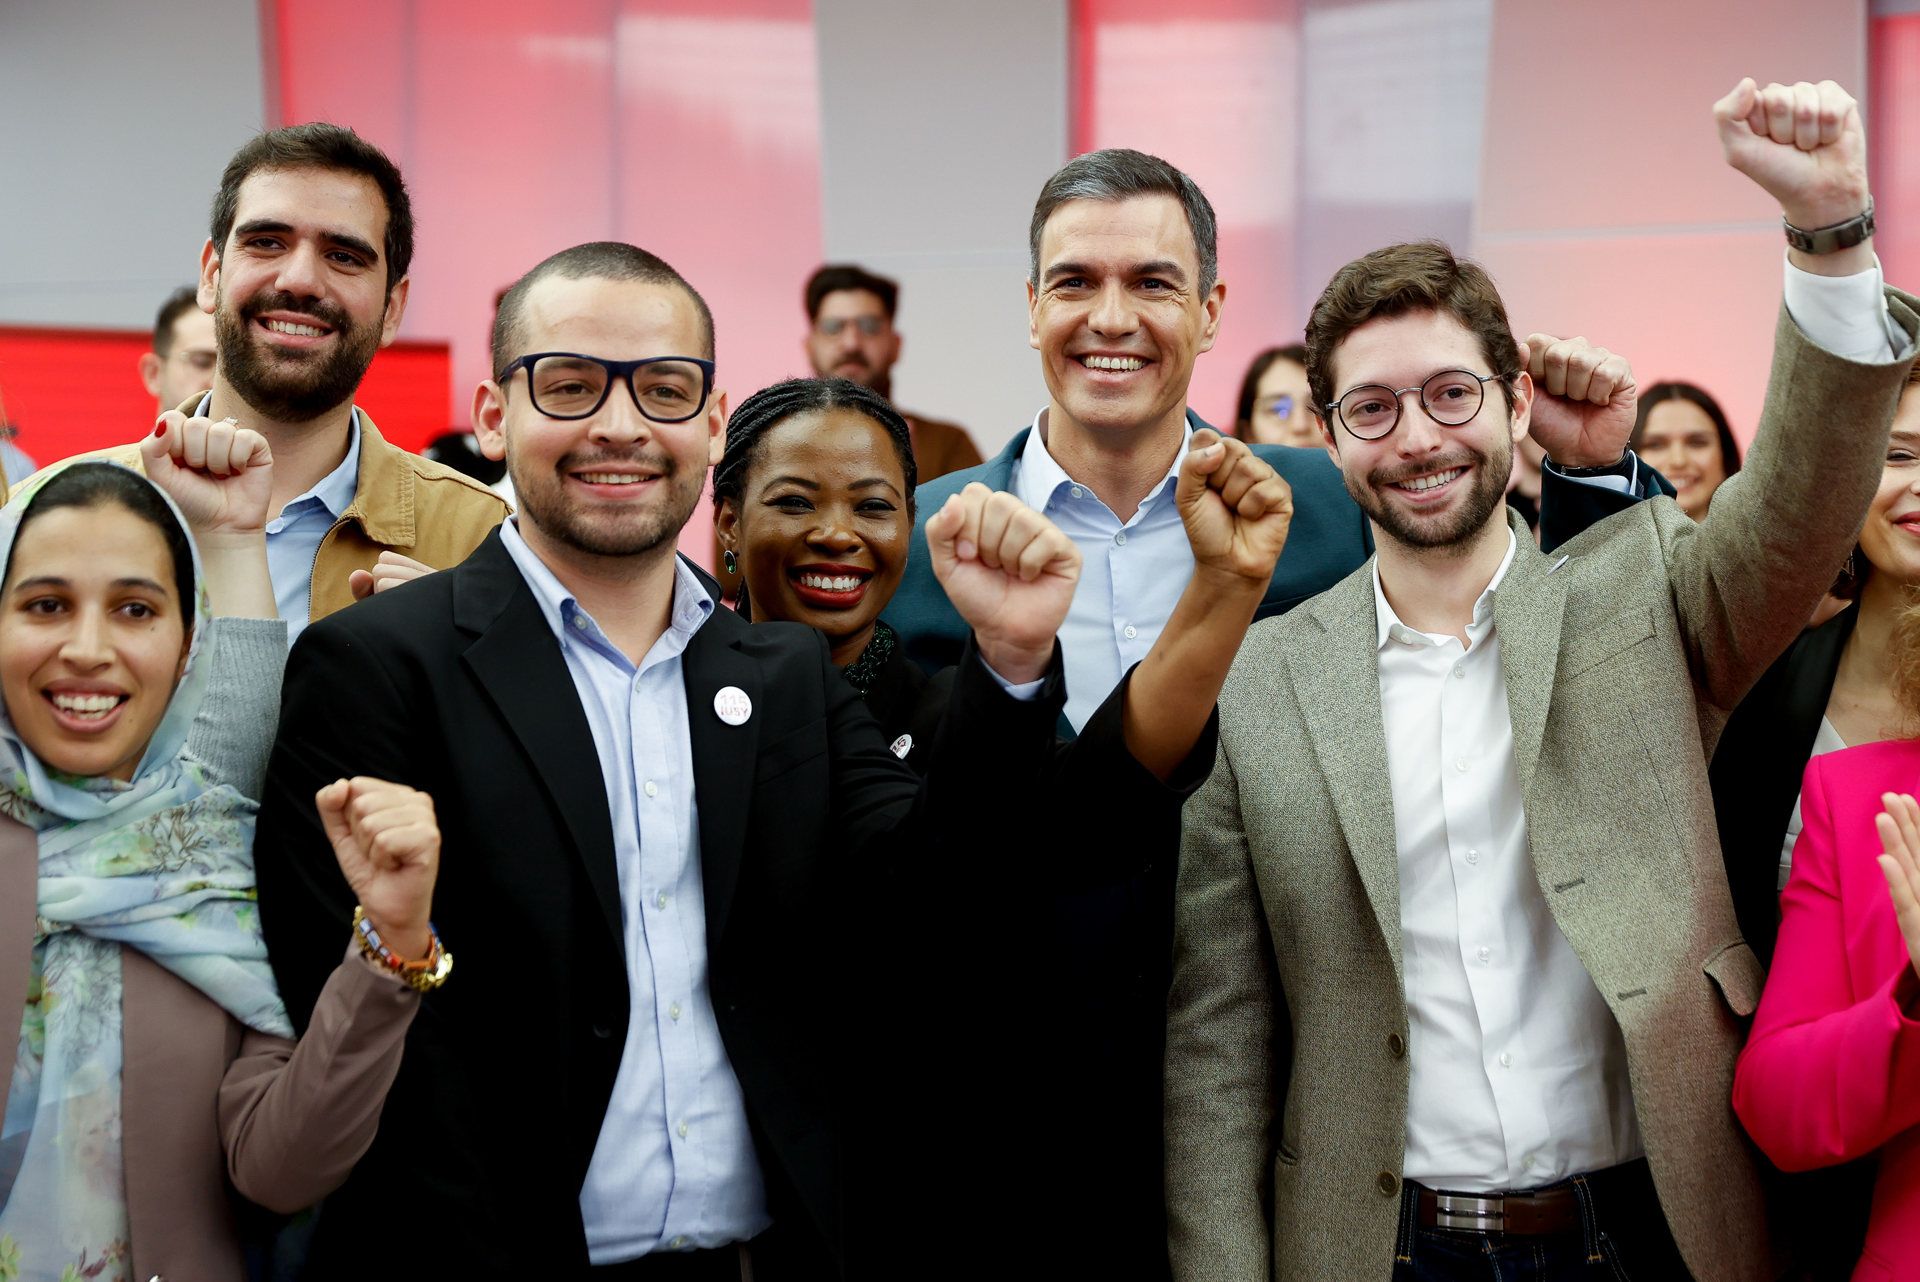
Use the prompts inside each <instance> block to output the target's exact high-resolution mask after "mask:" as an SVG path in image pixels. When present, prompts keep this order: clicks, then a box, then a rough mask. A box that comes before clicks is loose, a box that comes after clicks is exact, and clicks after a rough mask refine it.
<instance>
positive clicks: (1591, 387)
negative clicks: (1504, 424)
mask: <svg viewBox="0 0 1920 1282" xmlns="http://www.w3.org/2000/svg"><path fill="white" fill-rule="evenodd" d="M1520 365H1521V367H1522V368H1523V369H1525V370H1526V371H1527V373H1528V374H1529V375H1530V376H1532V378H1533V417H1532V420H1531V422H1530V423H1529V424H1528V429H1527V434H1528V435H1529V436H1531V437H1533V439H1534V440H1536V441H1538V442H1539V443H1540V448H1541V449H1543V450H1545V451H1546V452H1547V457H1548V458H1550V459H1552V460H1553V461H1554V462H1555V463H1557V464H1559V465H1560V466H1561V467H1607V466H1610V465H1611V464H1614V463H1617V462H1619V461H1620V457H1621V455H1623V454H1625V453H1626V450H1627V439H1628V438H1629V437H1630V436H1632V435H1633V416H1634V410H1635V407H1636V406H1637V405H1638V403H1639V399H1640V389H1639V388H1638V387H1636V386H1635V385H1634V381H1633V370H1632V369H1631V368H1629V367H1628V365H1627V358H1626V357H1624V356H1618V355H1615V354H1614V353H1613V352H1610V351H1608V350H1607V349H1606V348H1604V347H1599V346H1596V345H1595V344H1593V343H1589V342H1588V341H1587V340H1586V339H1584V338H1555V337H1554V336H1553V335H1551V334H1529V335H1527V341H1526V342H1524V343H1522V344H1520Z"/></svg>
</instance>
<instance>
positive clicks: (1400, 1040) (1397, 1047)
mask: <svg viewBox="0 0 1920 1282" xmlns="http://www.w3.org/2000/svg"><path fill="white" fill-rule="evenodd" d="M1387 1051H1388V1053H1389V1054H1391V1055H1392V1056H1393V1057H1394V1058H1395V1059H1400V1058H1403V1057H1404V1056H1405V1055H1406V1053H1407V1041H1406V1039H1405V1038H1404V1037H1402V1036H1400V1034H1398V1033H1388V1034H1387Z"/></svg>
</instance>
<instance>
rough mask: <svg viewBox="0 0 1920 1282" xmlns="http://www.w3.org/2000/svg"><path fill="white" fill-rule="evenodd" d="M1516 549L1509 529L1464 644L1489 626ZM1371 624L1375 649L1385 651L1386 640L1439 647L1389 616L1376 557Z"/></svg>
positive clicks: (1476, 602) (1430, 636) (1476, 601)
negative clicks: (1503, 552) (1495, 597)
mask: <svg viewBox="0 0 1920 1282" xmlns="http://www.w3.org/2000/svg"><path fill="white" fill-rule="evenodd" d="M1519 548H1520V545H1519V543H1518V542H1517V541H1516V540H1515V539H1514V537H1513V530H1512V529H1511V528H1509V529H1508V530H1507V554H1506V555H1505V556H1504V557H1502V558H1501V559H1500V568H1499V569H1497V570H1495V571H1494V572H1493V578H1492V579H1490V580H1488V582H1487V586H1486V587H1484V588H1482V589H1481V590H1480V595H1479V596H1477V597H1475V598H1474V602H1473V622H1472V623H1469V624H1468V625H1467V639H1468V641H1470V642H1473V643H1474V644H1478V643H1479V641H1480V639H1481V638H1482V637H1484V636H1485V635H1486V634H1487V631H1488V630H1489V629H1490V628H1491V627H1492V626H1493V594H1494V593H1495V592H1496V591H1497V590H1498V589H1499V587H1500V581H1501V580H1502V579H1504V578H1506V577H1507V571H1508V570H1509V569H1511V568H1513V557H1514V554H1515V553H1516V552H1517V551H1519ZM1373 620H1374V624H1375V625H1376V627H1377V629H1378V633H1377V635H1376V637H1375V645H1376V647H1377V648H1378V649H1382V650H1384V649H1386V648H1387V642H1388V641H1389V640H1394V641H1403V642H1405V643H1407V644H1408V645H1438V644H1440V642H1438V641H1436V640H1435V639H1434V636H1433V634H1432V633H1430V632H1420V631H1418V630H1416V629H1414V628H1410V627H1408V626H1407V625H1406V624H1404V623H1402V622H1400V616H1399V615H1397V614H1395V613H1394V612H1393V607H1392V606H1391V605H1388V604H1387V594H1386V592H1385V591H1383V590H1382V589H1381V587H1380V557H1379V555H1378V554H1377V553H1376V554H1375V555H1374V558H1373Z"/></svg>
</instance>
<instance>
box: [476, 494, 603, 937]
mask: <svg viewBox="0 0 1920 1282" xmlns="http://www.w3.org/2000/svg"><path fill="white" fill-rule="evenodd" d="M446 573H449V574H453V575H457V576H459V577H458V578H457V579H456V580H455V582H454V601H453V611H454V624H455V626H457V627H459V628H460V629H461V630H462V631H464V632H469V633H474V634H476V635H475V639H474V642H473V644H472V645H470V646H468V647H467V649H466V652H465V653H464V654H463V655H462V659H463V661H464V662H465V663H466V665H467V668H468V670H469V671H471V672H472V673H473V675H474V677H475V678H476V679H477V680H478V682H479V685H480V688H481V689H482V690H483V691H484V692H485V693H486V695H487V697H488V698H489V699H491V700H492V701H493V704H494V706H495V707H496V708H498V709H499V711H500V715H501V716H502V717H503V718H504V719H505V720H506V723H507V725H508V727H509V728H510V729H511V730H512V731H513V734H514V737H515V738H517V739H518V740H519V741H520V746H521V747H522V748H523V749H525V751H526V754H527V758H528V760H529V761H530V762H531V763H532V765H533V771H534V774H535V776H536V777H537V778H538V779H539V780H540V782H541V784H542V785H543V786H544V787H545V788H546V790H547V792H548V794H549V795H550V796H551V797H552V798H553V801H554V805H555V807H556V808H557V809H558V810H559V812H560V815H561V817H562V818H563V820H564V821H565V823H566V825H567V832H568V835H569V836H570V837H571V838H572V839H573V847H574V850H575V851H576V852H577V853H578V854H579V856H580V860H581V863H582V864H583V865H584V867H585V869H586V874H587V881H588V883H589V884H590V885H592V887H593V892H594V898H595V899H597V900H598V901H599V903H600V912H601V917H602V920H603V921H604V923H605V925H606V927H607V930H608V931H609V932H610V934H611V936H612V939H613V942H614V945H615V946H616V947H620V946H621V941H622V938H623V935H622V932H621V926H620V877H619V873H618V870H617V869H616V868H615V867H614V861H613V820H612V818H611V816H610V814H609V811H608V807H607V797H606V789H605V785H604V782H603V778H602V775H601V772H600V754H599V753H598V751H597V750H596V749H595V748H594V746H593V731H592V729H591V728H590V727H589V726H588V725H587V715H586V713H585V712H584V711H583V710H582V709H581V707H580V694H579V691H578V690H576V689H575V688H574V684H573V676H572V674H571V673H569V672H568V671H567V661H566V658H565V656H563V655H562V654H561V653H560V643H559V642H558V641H557V640H555V638H554V635H553V629H552V628H551V627H549V626H548V625H547V620H546V616H545V615H543V614H541V613H540V604H539V602H537V601H536V600H534V597H533V590H532V589H531V588H529V587H528V586H527V582H526V580H525V579H524V578H522V577H521V575H520V569H519V567H518V566H516V565H515V564H514V563H513V558H512V557H511V556H509V555H508V554H507V550H506V548H505V547H503V546H502V545H501V543H500V533H499V531H498V530H496V531H494V532H493V533H492V534H490V535H488V536H487V541H486V542H484V543H482V544H481V545H480V547H479V548H478V549H477V550H476V551H475V552H474V554H473V555H472V556H470V557H468V558H467V560H466V561H464V562H462V563H461V564H460V565H459V566H458V567H457V568H455V569H452V570H449V571H446Z"/></svg>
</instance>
